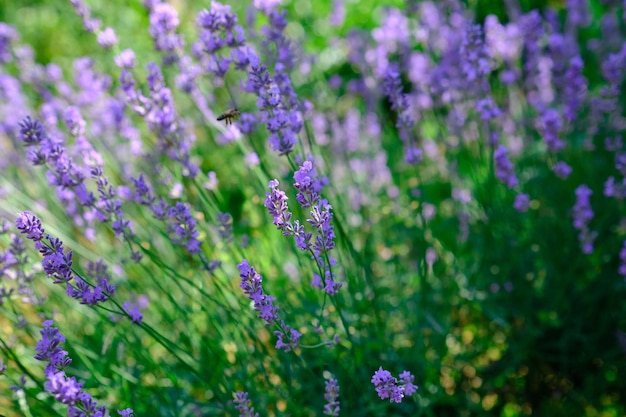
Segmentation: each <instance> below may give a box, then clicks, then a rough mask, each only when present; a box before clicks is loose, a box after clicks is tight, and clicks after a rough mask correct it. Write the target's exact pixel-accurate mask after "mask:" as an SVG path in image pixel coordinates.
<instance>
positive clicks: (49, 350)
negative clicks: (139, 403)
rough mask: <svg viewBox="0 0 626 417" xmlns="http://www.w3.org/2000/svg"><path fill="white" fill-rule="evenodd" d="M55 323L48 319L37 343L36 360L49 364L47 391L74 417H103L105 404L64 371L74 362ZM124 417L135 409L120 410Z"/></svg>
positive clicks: (128, 415) (46, 368) (47, 365)
mask: <svg viewBox="0 0 626 417" xmlns="http://www.w3.org/2000/svg"><path fill="white" fill-rule="evenodd" d="M53 324H54V322H53V321H52V320H46V321H44V323H43V329H41V331H40V334H41V339H40V340H39V341H38V342H37V346H36V347H35V351H36V352H37V354H36V355H35V359H37V360H39V361H42V362H44V363H45V364H46V366H45V368H44V375H45V376H46V382H45V384H44V388H45V389H46V391H48V392H49V393H50V394H51V395H52V396H53V397H54V399H55V400H57V401H58V402H60V403H62V404H66V405H67V406H68V415H69V416H73V417H79V416H81V417H104V416H107V415H108V413H107V409H106V406H104V405H98V403H97V402H96V401H95V400H94V399H93V397H92V396H91V395H90V394H89V393H88V392H86V391H83V383H82V382H78V381H77V380H76V378H75V377H68V376H67V375H66V373H65V368H66V367H67V366H69V364H70V363H72V359H71V358H70V357H69V356H68V353H67V351H65V350H63V343H65V337H64V336H63V335H62V334H61V332H60V331H59V329H58V328H56V327H53ZM118 414H119V415H121V416H125V417H132V416H133V410H132V409H130V408H127V409H124V410H120V411H118Z"/></svg>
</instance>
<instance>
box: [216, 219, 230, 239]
mask: <svg viewBox="0 0 626 417" xmlns="http://www.w3.org/2000/svg"><path fill="white" fill-rule="evenodd" d="M217 222H218V225H217V233H218V234H219V235H220V237H221V238H222V240H223V241H224V243H230V242H232V241H233V218H232V216H231V215H230V214H229V213H221V212H220V213H217Z"/></svg>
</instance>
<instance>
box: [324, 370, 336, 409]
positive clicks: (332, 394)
mask: <svg viewBox="0 0 626 417" xmlns="http://www.w3.org/2000/svg"><path fill="white" fill-rule="evenodd" d="M338 398H339V384H338V383H337V380H336V379H334V378H331V379H329V380H328V381H326V382H325V393H324V399H325V400H326V404H324V414H325V415H327V416H334V417H337V416H339V401H338V400H337V399H338Z"/></svg>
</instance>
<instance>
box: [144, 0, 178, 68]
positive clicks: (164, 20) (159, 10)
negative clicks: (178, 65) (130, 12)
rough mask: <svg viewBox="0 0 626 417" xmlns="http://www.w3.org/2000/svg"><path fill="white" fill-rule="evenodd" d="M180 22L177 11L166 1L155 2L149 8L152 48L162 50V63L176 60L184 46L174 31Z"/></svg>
mask: <svg viewBox="0 0 626 417" xmlns="http://www.w3.org/2000/svg"><path fill="white" fill-rule="evenodd" d="M179 24H180V20H179V19H178V12H177V11H176V9H175V8H174V7H172V6H171V5H170V4H168V3H161V2H157V3H156V4H154V6H153V7H152V8H151V10H150V36H152V40H153V41H154V49H155V50H157V51H161V52H163V53H164V54H165V55H164V58H163V64H164V65H171V64H173V63H175V62H176V61H177V60H178V52H179V50H180V49H182V47H183V46H184V42H183V38H182V36H181V35H179V34H177V33H176V29H177V28H178V25H179Z"/></svg>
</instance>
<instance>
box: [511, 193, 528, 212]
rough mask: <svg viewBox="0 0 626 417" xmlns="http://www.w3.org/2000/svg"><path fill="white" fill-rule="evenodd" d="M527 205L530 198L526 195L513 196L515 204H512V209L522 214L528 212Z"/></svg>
mask: <svg viewBox="0 0 626 417" xmlns="http://www.w3.org/2000/svg"><path fill="white" fill-rule="evenodd" d="M529 203H530V196H529V195H528V194H523V193H521V194H518V195H516V196H515V202H514V203H513V207H514V208H515V210H517V211H519V212H524V211H527V210H528V205H529Z"/></svg>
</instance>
